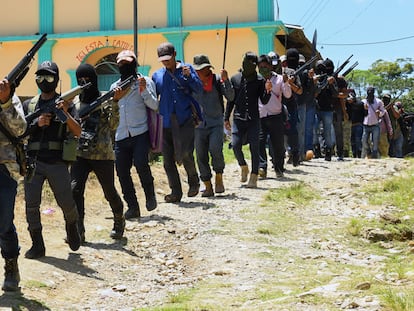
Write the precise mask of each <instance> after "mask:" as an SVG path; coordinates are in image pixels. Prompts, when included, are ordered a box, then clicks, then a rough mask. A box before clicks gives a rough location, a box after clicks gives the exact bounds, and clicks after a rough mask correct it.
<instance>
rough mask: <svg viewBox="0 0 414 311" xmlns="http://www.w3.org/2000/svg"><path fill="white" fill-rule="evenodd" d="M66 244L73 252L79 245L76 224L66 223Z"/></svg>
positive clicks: (79, 240)
mask: <svg viewBox="0 0 414 311" xmlns="http://www.w3.org/2000/svg"><path fill="white" fill-rule="evenodd" d="M66 242H67V243H68V244H69V247H70V249H71V250H73V251H77V250H78V249H79V247H80V245H81V238H80V235H79V231H78V222H77V221H75V222H73V223H71V224H68V223H66Z"/></svg>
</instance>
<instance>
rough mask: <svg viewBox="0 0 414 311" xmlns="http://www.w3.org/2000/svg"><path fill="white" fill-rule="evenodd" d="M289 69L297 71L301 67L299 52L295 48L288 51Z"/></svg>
mask: <svg viewBox="0 0 414 311" xmlns="http://www.w3.org/2000/svg"><path fill="white" fill-rule="evenodd" d="M286 57H287V63H288V67H289V68H291V69H296V68H298V66H299V51H298V50H297V49H295V48H290V49H288V50H287V51H286Z"/></svg>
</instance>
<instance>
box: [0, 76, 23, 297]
mask: <svg viewBox="0 0 414 311" xmlns="http://www.w3.org/2000/svg"><path fill="white" fill-rule="evenodd" d="M0 126H1V128H2V130H1V132H0V145H1V147H0V249H1V255H2V257H3V258H4V260H5V266H4V270H5V273H4V276H5V279H4V283H3V286H2V289H3V290H4V291H6V292H9V291H18V290H19V281H20V274H19V269H18V264H17V257H18V256H19V251H20V247H19V241H18V237H17V232H16V227H15V226H14V223H13V219H14V204H15V198H16V194H17V180H18V178H19V166H18V164H17V163H16V149H15V146H14V145H13V143H12V142H11V141H10V139H9V138H8V135H9V134H10V135H12V136H13V137H17V136H20V135H21V134H23V132H24V131H25V129H26V120H25V119H24V113H23V108H22V105H21V103H20V100H19V98H18V97H17V96H16V95H14V96H13V92H12V91H11V88H10V84H9V82H8V81H7V80H6V79H4V80H2V81H1V82H0ZM3 129H4V130H5V131H7V133H8V134H7V133H6V132H5V131H4V132H3ZM5 133H6V134H5Z"/></svg>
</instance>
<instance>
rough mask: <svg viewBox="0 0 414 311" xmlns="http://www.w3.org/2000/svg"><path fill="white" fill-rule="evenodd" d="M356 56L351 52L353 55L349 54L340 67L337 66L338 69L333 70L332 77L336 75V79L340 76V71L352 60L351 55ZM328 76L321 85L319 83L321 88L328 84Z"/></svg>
mask: <svg viewBox="0 0 414 311" xmlns="http://www.w3.org/2000/svg"><path fill="white" fill-rule="evenodd" d="M352 56H354V55H353V54H351V56H349V57H348V58H347V59H346V60H345V61H344V62H343V63H342V64H341V65H340V66H338V68H336V70H335V71H334V72H333V74H332V77H334V78H335V79H336V78H338V75H339V73H340V72H341V71H342V69H344V68H345V66H346V65H348V63H349V62H350V59H351V57H352ZM328 84H329V83H328V77H326V79H324V80H323V81H322V82H321V83H320V85H319V87H318V88H319V89H320V90H323V89H324V88H326V87H327V86H328Z"/></svg>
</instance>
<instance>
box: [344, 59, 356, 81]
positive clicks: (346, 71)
mask: <svg viewBox="0 0 414 311" xmlns="http://www.w3.org/2000/svg"><path fill="white" fill-rule="evenodd" d="M358 64H359V63H358V62H355V63H354V64H352V65H351V66H350V67H349V68H348V69H347V70H345V71H344V73H343V74H342V76H344V77H346V76H347V75H349V74H350V73H351V71H352V70H354V69H355V67H356V66H358Z"/></svg>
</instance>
